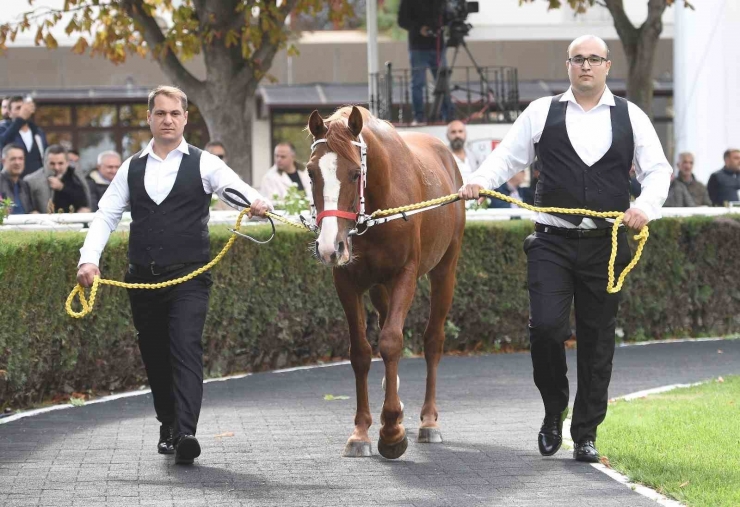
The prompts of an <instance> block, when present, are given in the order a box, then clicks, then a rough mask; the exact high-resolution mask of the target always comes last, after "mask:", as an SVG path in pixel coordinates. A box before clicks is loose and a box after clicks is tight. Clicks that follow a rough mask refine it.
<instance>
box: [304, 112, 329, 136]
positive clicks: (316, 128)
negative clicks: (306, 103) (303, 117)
mask: <svg viewBox="0 0 740 507" xmlns="http://www.w3.org/2000/svg"><path fill="white" fill-rule="evenodd" d="M308 130H309V131H310V132H311V135H313V137H314V139H318V138H319V137H321V136H323V135H324V134H326V130H327V128H326V125H324V119H323V118H321V115H320V114H319V112H318V111H317V110H315V109H314V111H313V113H311V117H310V118H309V119H308Z"/></svg>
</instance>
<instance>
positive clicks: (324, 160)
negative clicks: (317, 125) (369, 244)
mask: <svg viewBox="0 0 740 507" xmlns="http://www.w3.org/2000/svg"><path fill="white" fill-rule="evenodd" d="M319 169H321V177H322V178H323V179H324V210H336V209H337V204H338V202H339V189H340V185H341V184H340V183H339V179H338V178H337V154H336V153H331V152H330V153H327V154H326V155H324V156H323V157H321V159H320V160H319ZM338 232H339V227H338V224H337V217H326V218H324V219H323V220H322V221H321V234H319V255H320V256H322V257H329V256H331V254H333V253H334V252H335V250H336V249H335V246H334V245H335V244H336V241H337V234H338Z"/></svg>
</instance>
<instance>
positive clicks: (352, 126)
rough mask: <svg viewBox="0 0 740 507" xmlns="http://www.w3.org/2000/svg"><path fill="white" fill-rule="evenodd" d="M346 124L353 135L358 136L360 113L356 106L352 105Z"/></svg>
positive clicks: (360, 123)
mask: <svg viewBox="0 0 740 507" xmlns="http://www.w3.org/2000/svg"><path fill="white" fill-rule="evenodd" d="M347 126H348V127H349V130H350V132H352V135H353V136H355V137H357V136H359V135H360V132H362V113H361V112H360V110H359V109H357V107H356V106H352V112H351V113H350V114H349V119H348V120H347Z"/></svg>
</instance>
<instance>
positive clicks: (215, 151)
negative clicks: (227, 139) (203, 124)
mask: <svg viewBox="0 0 740 507" xmlns="http://www.w3.org/2000/svg"><path fill="white" fill-rule="evenodd" d="M205 150H206V151H207V152H208V153H210V154H211V155H215V156H217V157H218V158H220V159H221V160H223V161H224V163H226V164H227V163H228V161H227V160H226V147H225V146H224V143H222V142H221V141H209V142H208V143H207V144H206V146H205Z"/></svg>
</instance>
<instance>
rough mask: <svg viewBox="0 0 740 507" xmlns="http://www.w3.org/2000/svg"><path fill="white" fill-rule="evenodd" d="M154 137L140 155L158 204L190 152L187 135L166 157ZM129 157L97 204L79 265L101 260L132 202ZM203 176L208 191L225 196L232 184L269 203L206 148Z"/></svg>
mask: <svg viewBox="0 0 740 507" xmlns="http://www.w3.org/2000/svg"><path fill="white" fill-rule="evenodd" d="M153 149H154V140H151V141H149V144H148V145H147V147H146V149H144V151H142V152H141V155H139V157H140V158H141V157H147V161H146V170H145V172H144V188H145V189H146V193H147V194H149V197H150V198H151V199H152V201H154V202H155V203H156V204H160V203H161V202H162V201H164V200H165V198H166V197H167V195H168V194H169V193H170V191H171V190H172V187H173V186H174V185H175V179H176V178H177V173H178V171H179V169H180V162H181V161H182V156H183V154H188V153H189V151H188V144H187V143H186V142H185V139H183V140H182V142H181V143H180V145H179V146H178V147H177V148H175V149H174V150H172V151H171V152H169V153H168V154H167V156H166V157H165V158H164V159H161V158H159V157H158V156H157V155H156V154H155V153H154V151H153ZM132 158H133V157H129V158H127V159H126V160H125V161H124V162H123V164H121V167H120V168H119V169H118V172H117V173H116V176H115V177H114V178H113V181H112V182H111V184H110V186H109V187H108V190H106V191H105V194H103V197H102V198H101V199H100V203H99V204H98V206H99V207H98V211H96V212H95V218H94V219H93V221H92V223H91V224H90V230H89V232H88V233H87V237H86V238H85V244H84V245H83V246H82V248H81V249H80V262H79V264H78V266H81V265H82V264H85V263H90V264H95V265H96V266H97V265H98V263H99V262H100V256H101V254H102V253H103V249H104V248H105V245H106V243H108V238H109V237H110V233H111V232H112V231H115V230H116V227H118V222H120V221H121V216H122V215H123V210H124V209H126V206H128V205H129V203H130V200H131V199H130V195H131V194H130V190H129V186H128V171H129V165H130V164H131V159H132ZM200 177H201V181H202V182H203V190H204V191H205V193H206V194H216V195H217V196H218V197H219V198H221V199H223V198H224V196H223V194H224V190H225V189H227V188H232V189H234V190H237V191H239V192H241V193H242V194H243V195H245V196H246V197H247V199H249V201H250V202H254V201H256V200H257V199H260V200H262V201H265V202H267V203H269V201H268V200H267V199H265V198H264V197H262V195H260V193H259V192H257V190H255V189H254V188H252V187H251V186H249V185H248V184H246V183H245V182H243V181H242V180H241V179H240V178H239V176H237V174H236V173H235V172H234V171H233V170H232V169H231V168H230V167H229V166H227V165H226V164H225V163H224V161H223V160H221V159H220V158H218V157H217V156H215V155H211V154H210V153H208V152H207V151H203V152H202V153H201V156H200Z"/></svg>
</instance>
